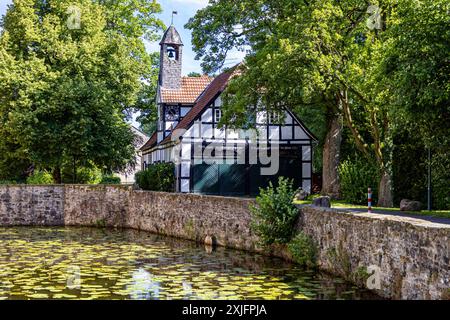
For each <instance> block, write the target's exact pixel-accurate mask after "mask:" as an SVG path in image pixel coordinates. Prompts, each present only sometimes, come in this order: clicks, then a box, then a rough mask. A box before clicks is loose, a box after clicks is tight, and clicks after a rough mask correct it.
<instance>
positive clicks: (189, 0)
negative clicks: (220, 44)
mask: <svg viewBox="0 0 450 320" xmlns="http://www.w3.org/2000/svg"><path fill="white" fill-rule="evenodd" d="M10 3H12V0H0V16H3V15H4V14H5V12H6V8H7V5H8V4H10ZM159 3H160V4H161V7H162V9H163V12H162V13H161V14H159V15H158V16H159V18H160V19H161V20H162V21H163V22H164V23H165V24H166V26H169V25H170V22H171V17H172V11H177V12H178V15H176V16H175V17H174V25H175V28H176V29H177V30H178V32H179V33H180V36H181V39H182V41H183V44H184V48H183V75H187V74H188V73H190V72H199V73H201V67H200V61H196V60H195V53H194V52H193V51H192V44H191V32H190V30H187V29H184V25H185V24H186V23H187V22H188V20H189V18H190V17H193V16H194V15H195V13H196V12H197V10H199V9H202V8H204V7H206V6H207V5H208V0H159ZM161 36H162V34H161ZM146 47H147V50H148V51H149V52H154V51H159V41H158V42H153V43H146ZM244 55H245V54H244V53H243V52H239V51H233V52H230V54H229V56H228V58H229V59H230V61H232V62H233V63H236V64H237V63H239V62H241V61H242V60H243V58H244Z"/></svg>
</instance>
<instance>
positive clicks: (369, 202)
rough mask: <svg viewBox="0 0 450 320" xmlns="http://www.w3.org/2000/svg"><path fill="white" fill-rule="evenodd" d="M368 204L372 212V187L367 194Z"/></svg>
mask: <svg viewBox="0 0 450 320" xmlns="http://www.w3.org/2000/svg"><path fill="white" fill-rule="evenodd" d="M367 204H368V207H369V210H368V212H369V213H372V188H369V192H368V194H367Z"/></svg>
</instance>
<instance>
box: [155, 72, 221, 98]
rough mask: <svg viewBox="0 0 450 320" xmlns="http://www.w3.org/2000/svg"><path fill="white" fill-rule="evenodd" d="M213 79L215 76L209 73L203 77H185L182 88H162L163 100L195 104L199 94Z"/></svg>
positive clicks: (182, 80)
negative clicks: (210, 75) (212, 76)
mask: <svg viewBox="0 0 450 320" xmlns="http://www.w3.org/2000/svg"><path fill="white" fill-rule="evenodd" d="M212 80H213V78H211V77H209V76H207V75H204V76H201V77H183V78H182V79H181V89H179V90H176V89H164V88H161V102H162V103H186V104H194V102H195V101H196V100H197V98H198V96H199V95H200V94H201V93H202V92H203V91H204V90H205V88H206V87H207V86H208V85H209V84H210V83H211V81H212Z"/></svg>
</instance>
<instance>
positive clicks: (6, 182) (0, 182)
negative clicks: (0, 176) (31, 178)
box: [0, 180, 17, 185]
mask: <svg viewBox="0 0 450 320" xmlns="http://www.w3.org/2000/svg"><path fill="white" fill-rule="evenodd" d="M2 184H3V185H5V184H17V182H16V181H12V180H0V185H2Z"/></svg>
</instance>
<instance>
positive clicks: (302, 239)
mask: <svg viewBox="0 0 450 320" xmlns="http://www.w3.org/2000/svg"><path fill="white" fill-rule="evenodd" d="M288 250H289V252H290V253H291V254H292V258H293V259H294V261H295V262H297V263H298V264H300V265H301V266H303V267H307V268H314V267H315V266H316V264H317V251H318V250H317V246H316V244H315V243H314V240H313V239H312V238H311V237H310V236H308V235H306V234H305V233H304V232H303V231H301V232H300V233H299V234H297V235H296V236H295V237H294V239H292V240H291V242H289V244H288Z"/></svg>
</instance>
